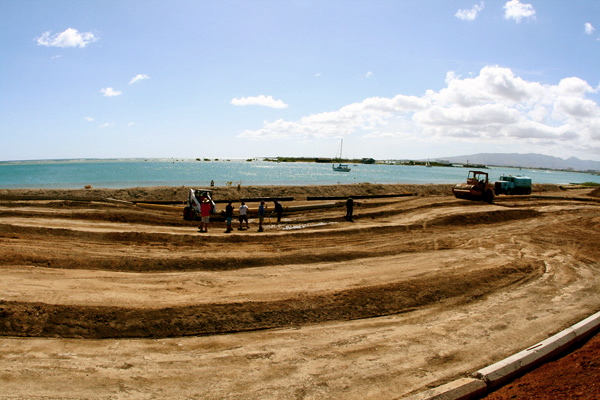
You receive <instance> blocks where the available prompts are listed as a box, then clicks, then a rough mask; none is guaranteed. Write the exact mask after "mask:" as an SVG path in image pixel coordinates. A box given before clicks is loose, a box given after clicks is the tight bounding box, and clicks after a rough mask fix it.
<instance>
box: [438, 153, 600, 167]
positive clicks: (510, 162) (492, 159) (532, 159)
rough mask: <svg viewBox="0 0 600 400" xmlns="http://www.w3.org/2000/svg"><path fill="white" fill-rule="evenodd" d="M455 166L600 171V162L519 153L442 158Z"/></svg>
mask: <svg viewBox="0 0 600 400" xmlns="http://www.w3.org/2000/svg"><path fill="white" fill-rule="evenodd" d="M441 159H444V160H448V161H450V162H451V163H453V164H466V163H469V164H484V165H496V166H499V167H522V168H548V169H573V170H576V171H600V161H592V160H580V159H579V158H576V157H570V158H567V159H563V158H559V157H553V156H545V155H543V154H535V153H528V154H518V153H478V154H471V155H465V156H456V157H441Z"/></svg>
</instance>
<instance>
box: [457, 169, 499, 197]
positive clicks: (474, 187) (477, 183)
mask: <svg viewBox="0 0 600 400" xmlns="http://www.w3.org/2000/svg"><path fill="white" fill-rule="evenodd" d="M452 193H453V194H454V197H456V198H457V199H466V200H479V201H485V202H487V203H490V204H491V203H492V202H493V201H494V185H493V184H491V183H490V182H489V180H488V173H487V172H483V171H469V175H468V176H467V183H459V184H457V185H456V186H454V187H453V188H452Z"/></svg>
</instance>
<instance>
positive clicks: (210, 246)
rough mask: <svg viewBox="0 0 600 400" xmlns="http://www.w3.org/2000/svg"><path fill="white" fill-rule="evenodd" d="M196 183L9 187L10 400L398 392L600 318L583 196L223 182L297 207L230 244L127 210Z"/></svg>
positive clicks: (2, 301)
mask: <svg viewBox="0 0 600 400" xmlns="http://www.w3.org/2000/svg"><path fill="white" fill-rule="evenodd" d="M186 190H187V189H186V188H135V189H123V190H97V189H90V190H72V191H61V190H42V191H36V190H10V191H9V190H0V257H1V258H0V273H1V274H2V275H1V276H2V279H1V280H0V335H2V337H0V387H1V388H2V391H1V393H0V399H21V398H23V399H32V398H33V399H36V398H44V399H46V398H52V399H74V398H87V399H140V398H141V399H163V398H181V399H188V398H198V399H200V398H202V399H223V398H225V399H264V398H282V399H316V398H340V397H343V398H347V399H364V398H373V399H375V398H377V399H380V398H401V397H402V396H404V395H406V394H409V393H413V392H415V391H420V390H422V389H423V388H426V387H429V386H436V385H438V384H441V383H445V382H448V381H450V380H453V379H456V378H458V377H461V376H465V375H467V374H469V373H470V372H473V371H475V370H476V369H478V368H481V367H483V366H486V365H489V364H491V363H493V362H495V361H498V360H500V359H502V358H504V357H506V356H508V355H510V354H513V353H515V352H518V351H520V350H522V349H524V348H526V347H528V346H529V345H531V344H533V343H536V342H538V341H540V340H542V339H545V338H547V337H548V336H550V335H552V334H554V333H556V332H558V331H560V330H562V329H564V328H566V327H567V326H569V325H571V324H573V323H575V322H578V321H579V320H581V319H583V318H585V317H587V316H589V315H590V314H592V313H594V312H596V311H598V310H600V290H599V289H600V263H599V261H598V260H600V246H599V243H600V237H599V235H598V234H599V232H600V203H598V201H597V200H598V197H597V192H595V193H590V192H591V190H590V189H577V190H560V189H559V188H558V187H553V186H552V185H545V186H536V188H535V195H543V196H549V197H536V196H532V197H531V198H530V197H504V196H501V197H499V198H498V199H497V201H496V202H495V204H494V205H488V204H485V203H480V202H469V201H464V200H457V199H454V197H452V196H451V195H448V193H449V186H447V185H434V186H416V185H411V186H408V185H368V184H360V185H348V186H317V187H280V188H277V187H249V188H242V189H241V191H239V192H238V191H237V189H236V188H215V196H214V197H215V199H217V200H220V199H231V200H237V199H239V198H261V197H294V201H286V202H284V206H285V207H287V208H288V209H287V210H286V212H285V213H284V219H283V222H282V224H279V225H277V224H275V223H274V220H273V218H270V219H267V226H266V231H265V232H262V233H259V232H257V223H256V220H255V219H254V218H253V216H251V221H250V225H251V226H250V230H248V231H237V230H235V231H234V232H232V233H229V234H226V233H224V230H225V226H224V224H223V222H219V221H212V222H211V224H210V228H209V233H198V232H197V227H198V223H197V222H187V221H183V219H182V217H181V215H182V213H181V209H182V208H181V206H177V205H175V206H169V205H158V206H156V205H154V206H146V205H143V204H137V205H133V204H130V203H126V202H149V201H163V202H165V201H180V200H182V199H184V198H185V196H186ZM390 193H392V194H407V193H414V194H416V195H415V196H402V197H393V198H376V199H359V200H357V202H358V203H359V204H358V205H357V207H355V217H356V218H355V222H354V223H352V222H347V221H345V220H344V218H343V215H344V213H345V209H344V207H343V200H318V201H308V200H306V196H340V197H344V196H349V195H353V196H357V195H376V194H390ZM590 194H593V195H596V196H590ZM559 197H560V198H559ZM106 198H110V199H116V200H118V201H115V200H110V201H103V200H102V199H106ZM236 205H239V203H237V204H236ZM249 205H250V207H251V210H255V209H256V207H257V203H256V202H251V203H250V204H249ZM267 205H268V206H269V207H271V209H272V203H268V204H267ZM299 206H312V208H313V209H311V210H305V211H300V210H299V209H298V207H299ZM219 207H220V208H221V209H223V208H224V204H219ZM236 227H237V225H236Z"/></svg>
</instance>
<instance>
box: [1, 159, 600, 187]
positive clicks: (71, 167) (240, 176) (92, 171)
mask: <svg viewBox="0 0 600 400" xmlns="http://www.w3.org/2000/svg"><path fill="white" fill-rule="evenodd" d="M350 167H351V169H352V170H351V171H350V172H335V171H332V168H331V164H320V163H305V162H281V163H276V162H268V161H256V160H253V161H245V160H220V161H197V160H174V159H147V160H146V159H121V160H108V159H102V160H98V159H93V160H92V159H90V160H88V159H85V160H48V161H10V162H0V189H27V188H54V189H82V188H84V187H85V186H87V185H90V186H92V187H94V188H112V189H119V188H129V187H150V186H192V187H205V186H209V185H210V184H211V181H213V182H214V185H215V186H225V185H227V184H232V185H237V184H241V185H245V186H250V185H251V186H264V185H288V186H289V185H335V184H351V183H365V182H368V183H404V184H427V183H458V182H463V181H465V179H466V176H467V173H468V169H467V168H462V167H430V168H427V167H425V166H407V165H388V164H375V165H367V164H350ZM486 171H487V172H488V173H489V174H490V180H492V181H493V180H497V179H498V178H499V177H500V175H503V174H506V175H514V176H517V175H523V176H528V177H530V178H532V181H533V182H534V183H554V184H569V183H583V182H596V183H600V176H598V175H593V174H589V173H579V172H568V171H552V170H541V169H526V168H523V169H520V168H503V167H490V168H488V169H486Z"/></svg>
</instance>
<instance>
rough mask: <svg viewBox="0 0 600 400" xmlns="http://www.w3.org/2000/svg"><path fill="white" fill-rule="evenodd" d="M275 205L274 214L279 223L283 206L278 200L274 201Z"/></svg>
mask: <svg viewBox="0 0 600 400" xmlns="http://www.w3.org/2000/svg"><path fill="white" fill-rule="evenodd" d="M273 202H274V203H275V214H277V223H280V222H281V216H282V215H283V206H282V205H281V203H280V202H279V200H274V201H273Z"/></svg>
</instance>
